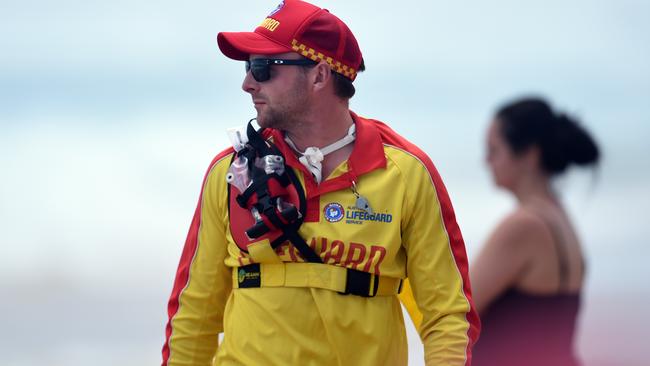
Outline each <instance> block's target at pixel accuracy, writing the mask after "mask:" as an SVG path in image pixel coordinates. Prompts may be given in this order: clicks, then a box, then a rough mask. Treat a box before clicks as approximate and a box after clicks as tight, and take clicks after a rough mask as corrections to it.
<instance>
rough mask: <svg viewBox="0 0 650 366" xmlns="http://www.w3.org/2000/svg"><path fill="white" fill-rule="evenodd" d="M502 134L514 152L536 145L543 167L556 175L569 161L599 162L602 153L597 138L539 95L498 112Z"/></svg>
mask: <svg viewBox="0 0 650 366" xmlns="http://www.w3.org/2000/svg"><path fill="white" fill-rule="evenodd" d="M496 119H497V120H498V121H499V122H500V123H501V133H502V135H503V137H504V139H505V141H506V142H507V144H508V145H509V146H510V148H511V149H512V151H513V152H514V153H515V154H517V153H522V152H524V151H525V150H527V149H528V148H530V147H532V146H535V145H537V146H538V147H539V149H540V154H541V157H540V159H541V161H540V164H541V167H542V169H544V170H545V171H546V172H547V173H549V174H551V175H556V174H560V173H562V172H564V171H565V170H566V168H567V167H568V166H569V165H570V164H576V165H592V164H597V163H598V160H599V157H600V152H599V149H598V146H597V145H596V142H595V141H594V139H593V138H592V137H591V136H590V135H589V133H588V132H587V131H586V130H585V129H584V128H583V127H582V126H580V124H579V123H578V122H577V121H575V120H574V119H573V118H572V117H569V116H567V115H565V114H563V113H560V114H556V113H554V112H553V110H551V107H550V106H549V105H548V103H546V101H544V100H542V99H538V98H527V99H521V100H517V101H515V102H512V103H509V104H507V105H505V106H503V107H501V108H500V109H499V110H498V111H497V113H496Z"/></svg>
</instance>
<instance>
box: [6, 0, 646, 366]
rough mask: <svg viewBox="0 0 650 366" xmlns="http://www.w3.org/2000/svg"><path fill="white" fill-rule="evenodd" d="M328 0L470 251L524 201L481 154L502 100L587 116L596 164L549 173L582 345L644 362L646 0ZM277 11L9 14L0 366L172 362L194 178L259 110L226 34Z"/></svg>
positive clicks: (11, 10) (168, 7)
mask: <svg viewBox="0 0 650 366" xmlns="http://www.w3.org/2000/svg"><path fill="white" fill-rule="evenodd" d="M317 4H318V5H321V6H323V7H326V8H329V9H330V10H332V12H333V13H335V14H337V15H338V16H339V17H341V18H342V19H343V20H344V21H346V22H347V23H348V24H349V26H350V27H351V28H352V30H353V31H354V32H355V34H356V35H357V38H358V40H359V43H360V45H361V47H362V51H363V52H364V58H365V60H366V65H367V66H368V69H367V71H366V72H365V73H363V74H361V75H360V76H359V78H358V79H357V81H355V84H356V86H357V95H356V96H355V97H354V98H353V99H352V106H351V108H352V109H353V110H355V111H356V112H358V113H360V114H361V115H364V116H367V117H373V118H377V119H380V120H383V121H385V122H387V123H389V124H390V125H391V126H392V127H393V128H394V129H395V130H397V131H398V132H400V133H401V134H403V135H404V136H406V137H407V138H409V139H410V140H411V141H413V142H415V143H416V144H418V145H419V146H420V147H421V148H423V149H424V150H425V151H426V152H427V153H428V154H429V155H430V156H431V158H432V159H433V160H434V162H435V164H436V165H437V167H438V169H439V171H440V173H441V175H442V176H443V179H444V181H445V183H446V185H447V188H448V190H449V193H450V195H451V198H452V201H453V203H454V207H455V210H456V215H457V219H458V222H459V224H460V226H461V229H462V231H463V234H464V237H465V241H466V244H467V249H468V254H469V256H470V259H471V258H473V255H475V254H476V253H477V250H478V248H480V246H481V245H482V243H483V240H484V239H485V238H486V236H487V235H488V233H489V232H490V230H491V229H492V228H493V227H494V226H495V224H496V223H497V222H498V221H499V220H500V218H501V217H503V215H504V214H506V213H507V212H508V211H509V210H510V209H511V207H512V205H513V202H512V200H511V199H510V198H509V197H508V196H507V195H506V194H505V193H503V192H499V191H497V190H496V189H495V188H494V187H493V186H492V183H491V181H490V177H489V175H488V172H487V170H486V169H485V164H484V163H483V152H484V146H483V145H484V144H483V142H484V133H485V129H486V127H487V124H488V122H489V119H490V116H491V114H492V112H493V111H494V109H495V108H496V107H497V106H498V105H499V104H501V103H503V102H505V101H506V100H508V99H510V98H513V97H517V96H520V95H522V94H530V93H534V94H537V95H542V96H546V97H548V98H549V99H550V100H551V101H552V102H554V104H555V105H556V106H557V107H558V108H560V109H564V110H565V111H567V112H569V113H573V114H574V115H576V116H578V117H580V119H582V120H583V122H584V124H585V125H586V126H587V128H588V129H590V130H591V131H592V132H593V133H594V135H595V136H596V138H597V139H598V141H599V142H600V144H601V147H602V149H603V152H604V160H603V164H602V166H601V167H600V169H598V170H597V171H593V172H592V171H584V172H583V171H576V172H573V173H571V174H569V176H567V177H566V178H564V179H562V180H561V181H559V182H557V183H558V184H557V189H558V190H559V191H560V192H561V193H562V196H563V197H564V200H565V202H566V204H567V207H568V210H569V212H570V213H571V215H572V217H573V218H574V220H575V224H576V226H577V228H578V231H579V233H580V235H581V237H582V240H583V243H584V246H585V251H586V253H587V257H588V258H587V259H588V262H587V265H588V278H587V287H586V293H585V303H584V304H583V311H582V313H581V317H580V327H579V338H578V343H577V344H576V347H577V349H578V352H579V354H580V355H581V357H582V359H583V360H584V361H585V365H587V366H604V365H629V366H637V365H645V364H647V359H646V358H647V357H646V352H645V344H646V343H647V342H646V341H645V338H644V336H645V334H643V333H644V330H645V329H648V327H650V318H649V317H648V316H647V315H646V314H645V312H644V309H645V305H646V304H647V303H648V301H649V300H650V286H649V285H648V283H647V278H649V275H650V270H648V265H647V264H646V261H647V258H649V257H650V249H649V247H648V246H647V244H648V239H647V238H648V237H649V236H650V227H649V226H648V224H647V218H645V214H646V213H647V212H648V209H650V195H648V194H647V192H646V191H647V189H648V187H649V186H650V169H649V168H650V163H649V161H650V160H649V159H648V158H649V157H650V145H649V144H648V140H649V138H650V123H649V122H650V104H649V103H648V100H650V23H648V22H647V19H646V18H647V17H646V15H647V14H650V3H648V2H643V1H632V0H624V1H611V0H608V1H601V2H598V3H594V2H591V1H586V0H579V1H574V2H571V3H570V4H567V3H565V2H562V1H559V0H550V1H547V2H544V3H538V2H532V1H514V0H496V1H492V2H489V3H482V4H469V3H458V2H455V3H454V2H431V3H430V2H410V3H409V2H406V3H403V2H402V3H400V4H399V5H400V6H397V5H396V4H394V3H393V2H382V1H366V0H364V1H355V2H344V1H320V2H317ZM275 5H276V3H275V2H269V1H261V0H255V1H251V2H248V3H246V4H241V3H236V2H232V3H225V2H224V3H217V2H210V1H190V2H184V3H182V4H181V3H178V2H172V1H169V0H165V1H158V2H153V1H146V0H143V1H140V2H137V3H131V2H127V1H123V0H119V1H116V2H111V3H100V2H82V1H78V0H67V1H63V2H57V3H49V2H45V1H33V0H32V1H24V2H20V3H18V2H15V3H11V4H9V3H7V4H4V3H3V4H2V5H1V6H0V168H1V173H0V174H1V176H0V177H1V179H0V233H2V234H0V294H2V295H1V299H2V300H1V301H0V329H3V332H2V333H0V349H1V350H2V355H3V356H2V361H1V362H0V363H1V364H3V365H8V366H32V365H42V364H47V365H52V366H58V365H61V366H64V365H65V366H77V365H79V366H81V365H89V364H92V365H124V366H130V365H133V366H135V365H145V364H156V363H159V362H160V349H161V347H162V343H163V339H164V325H165V322H166V301H167V297H168V295H169V293H170V291H171V286H172V282H173V277H174V273H175V269H176V265H177V263H178V259H179V257H180V252H181V249H182V245H183V242H184V239H185V235H186V232H187V229H188V227H189V223H190V220H191V215H192V213H193V211H194V207H195V204H196V202H197V199H198V193H199V188H200V185H201V181H202V178H203V174H204V173H205V169H206V168H207V165H208V164H209V162H210V161H211V159H212V157H213V156H214V155H215V154H216V153H218V152H219V151H220V150H222V149H223V148H225V147H226V146H227V144H228V142H227V138H226V134H225V129H226V128H227V127H231V126H237V125H242V124H244V123H245V122H246V121H247V120H248V119H249V118H251V117H253V116H254V109H253V108H252V105H251V101H250V97H248V96H247V95H246V94H245V93H244V92H242V91H241V89H240V84H241V80H242V78H243V65H241V63H238V62H234V61H231V60H228V59H226V58H225V57H223V56H221V55H220V54H219V52H218V50H217V49H216V45H215V35H216V33H217V32H218V31H221V30H252V29H253V28H254V26H255V25H256V24H257V23H258V22H259V21H260V20H261V19H262V18H263V17H264V15H265V14H266V13H267V12H268V11H270V10H271V9H273V8H274V7H275ZM409 336H410V337H412V341H411V342H410V347H411V354H410V358H411V363H410V364H412V365H422V364H423V361H422V351H421V346H420V344H419V340H418V339H417V338H416V337H417V336H416V335H415V334H414V333H413V332H412V329H411V330H410V333H409Z"/></svg>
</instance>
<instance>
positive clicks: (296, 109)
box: [257, 80, 308, 132]
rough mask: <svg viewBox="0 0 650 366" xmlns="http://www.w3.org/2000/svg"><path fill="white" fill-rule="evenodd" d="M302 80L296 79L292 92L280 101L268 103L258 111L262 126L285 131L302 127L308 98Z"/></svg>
mask: <svg viewBox="0 0 650 366" xmlns="http://www.w3.org/2000/svg"><path fill="white" fill-rule="evenodd" d="M300 81H302V80H296V83H295V84H294V86H293V88H291V92H289V93H287V95H285V96H283V97H281V98H280V101H281V102H280V103H276V105H274V106H272V105H270V104H266V105H265V106H264V108H263V109H262V111H261V112H260V111H258V113H257V124H258V125H259V126H260V127H262V128H273V129H276V130H280V131H283V132H287V131H291V130H294V129H296V128H300V126H301V125H302V120H303V118H304V117H303V116H304V115H305V112H306V111H307V107H308V100H307V96H306V93H304V91H303V88H304V84H302V83H300Z"/></svg>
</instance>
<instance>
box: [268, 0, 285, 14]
mask: <svg viewBox="0 0 650 366" xmlns="http://www.w3.org/2000/svg"><path fill="white" fill-rule="evenodd" d="M283 7H284V0H282V1H280V3H279V4H278V6H276V7H275V9H273V11H271V14H269V15H268V16H273V14H275V13H277V12H279V11H280V9H282V8H283Z"/></svg>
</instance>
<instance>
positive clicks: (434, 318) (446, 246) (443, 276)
mask: <svg viewBox="0 0 650 366" xmlns="http://www.w3.org/2000/svg"><path fill="white" fill-rule="evenodd" d="M418 160H420V162H421V163H422V165H421V166H418V167H416V168H415V169H412V170H410V172H409V173H408V175H409V176H408V177H407V180H408V184H409V189H408V190H407V198H406V202H405V205H406V210H407V212H408V213H407V216H406V220H405V223H404V224H403V225H404V227H403V233H402V240H403V245H404V247H405V248H406V252H407V263H408V264H407V275H408V278H409V282H410V285H411V288H412V291H413V296H414V299H415V303H416V305H417V310H418V311H419V312H420V313H421V315H422V321H421V323H420V325H419V327H418V331H419V333H420V337H421V339H422V342H423V344H424V352H425V361H426V364H427V365H470V364H471V348H472V346H473V344H474V343H475V342H476V340H477V338H478V334H479V330H480V323H479V319H478V315H477V313H476V310H475V308H474V306H473V303H472V298H471V290H470V284H469V276H468V264H467V255H466V252H465V244H464V242H463V238H462V235H461V233H460V229H459V228H458V224H457V223H456V218H455V215H454V212H453V208H452V205H451V202H450V200H449V197H448V195H447V191H446V189H445V187H444V185H443V183H442V180H441V179H440V176H439V175H438V172H437V170H436V169H435V167H434V166H433V163H431V161H430V160H429V159H428V158H427V157H426V156H418Z"/></svg>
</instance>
